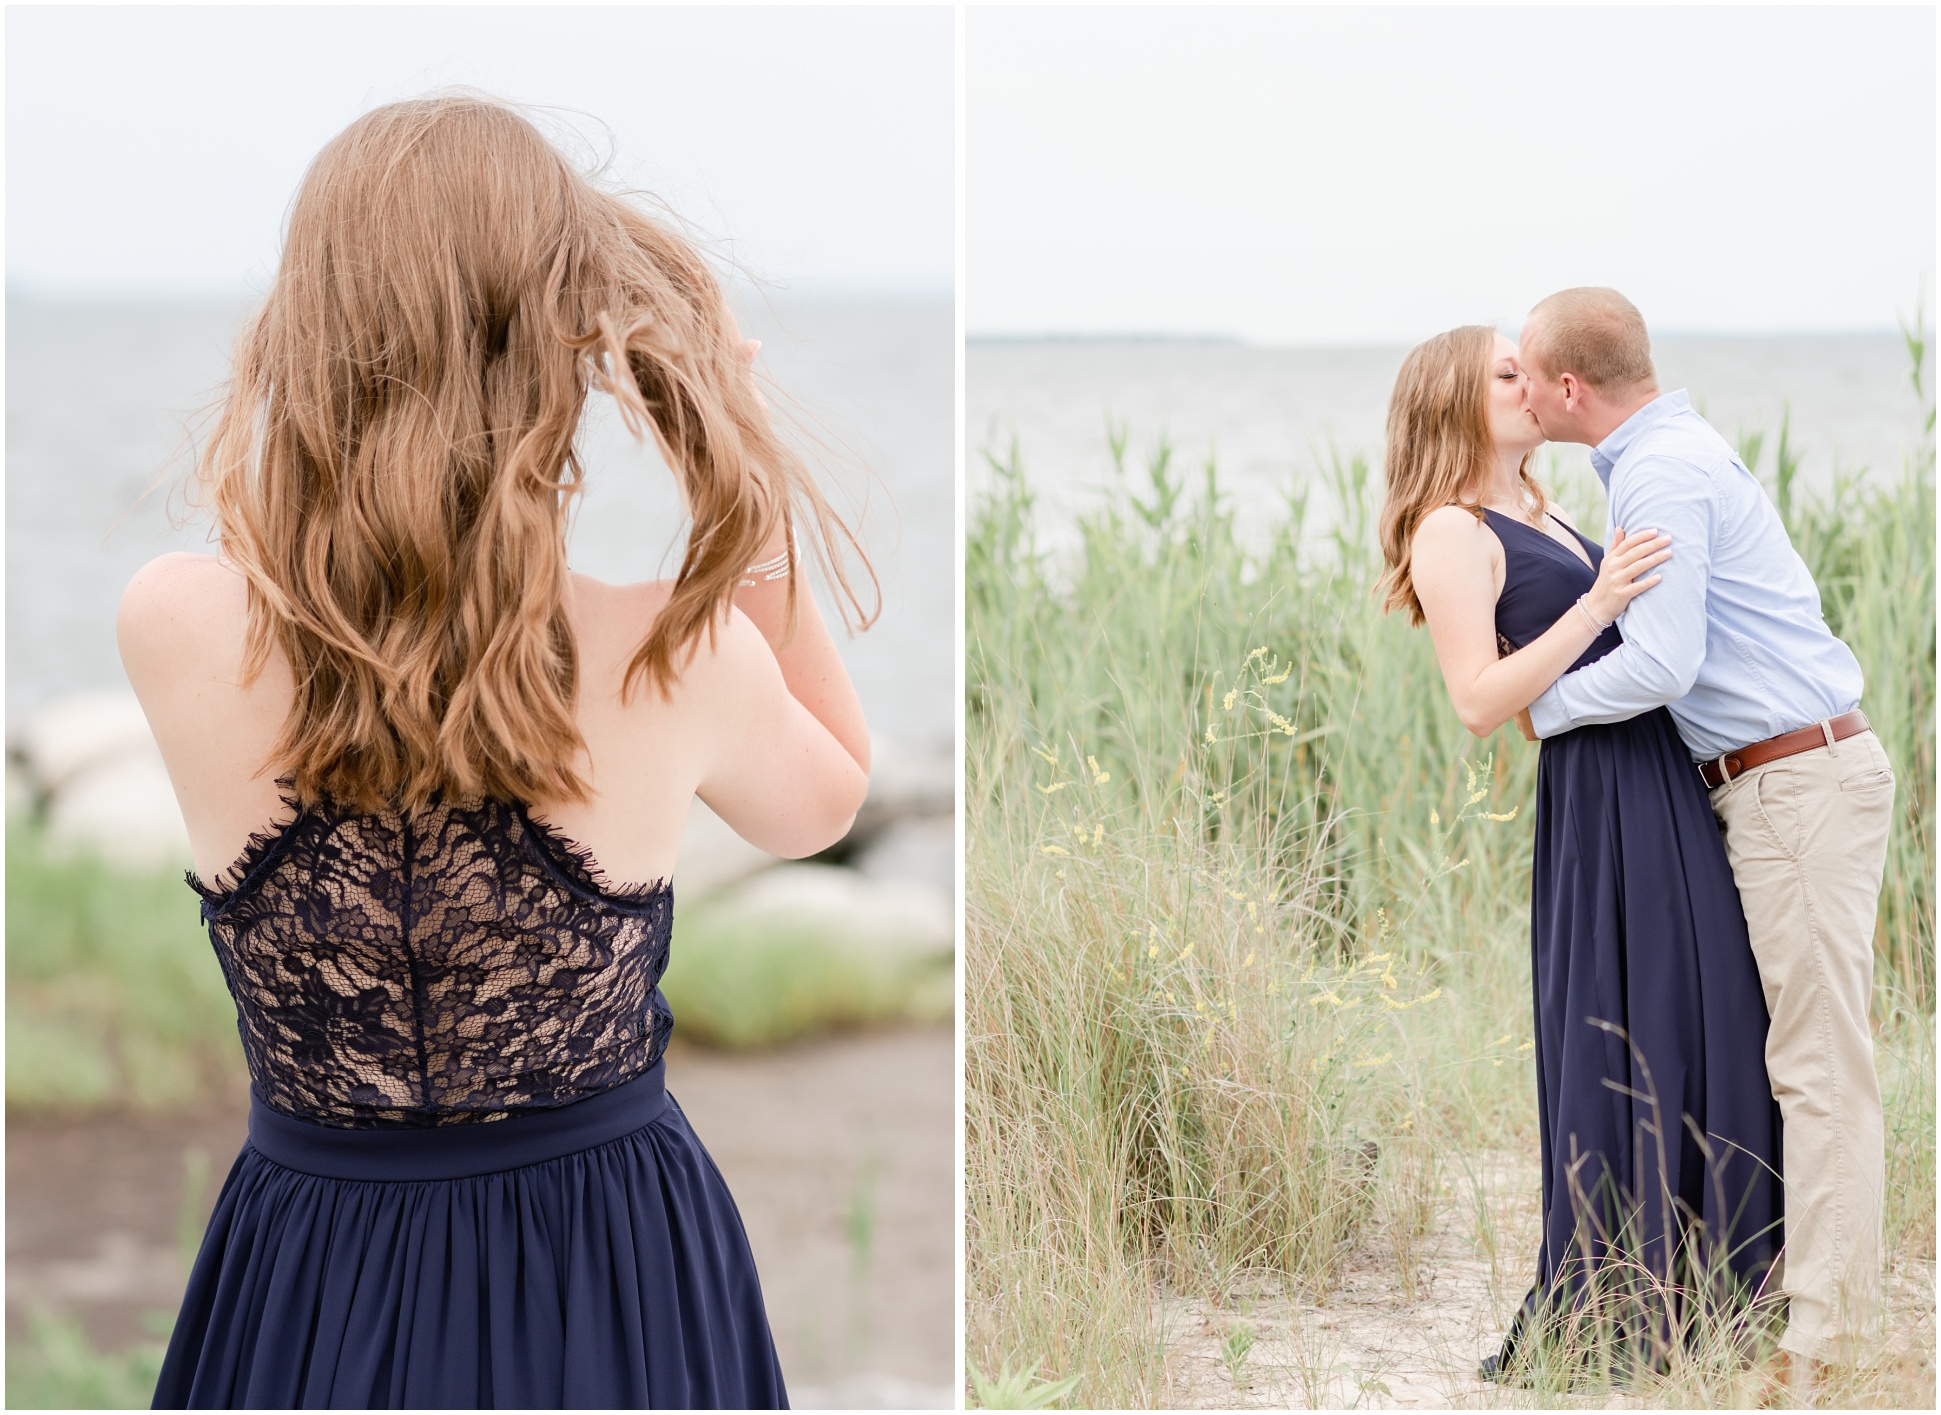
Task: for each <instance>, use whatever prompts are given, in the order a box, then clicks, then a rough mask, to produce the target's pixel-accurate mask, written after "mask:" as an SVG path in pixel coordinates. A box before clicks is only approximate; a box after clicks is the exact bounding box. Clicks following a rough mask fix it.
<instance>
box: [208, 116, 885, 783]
mask: <svg viewBox="0 0 1941 1415" xmlns="http://www.w3.org/2000/svg"><path fill="white" fill-rule="evenodd" d="M596 388H597V389H602V390H604V391H606V392H607V393H609V394H611V395H612V396H613V398H614V400H615V401H616V402H617V403H618V404H619V407H620V412H621V416H622V418H623V419H624V421H625V423H626V426H627V428H628V429H629V431H631V432H632V433H633V435H634V436H635V437H636V438H640V439H643V440H644V439H645V438H646V436H648V435H649V434H651V435H652V437H653V438H654V440H655V442H656V443H657V444H658V446H659V448H660V451H661V453H662V456H663V458H664V459H665V461H666V463H667V465H668V466H669V467H670V468H671V469H672V470H673V473H674V476H675V479H676V481H677V482H678V483H679V486H680V490H681V494H682V497H683V501H684V503H685V506H686V509H687V512H688V515H689V518H690V521H691V530H690V534H689V536H688V540H687V545H686V549H685V553H684V555H683V557H682V560H681V565H680V571H679V574H678V576H677V577H676V580H675V582H674V588H673V590H672V593H671V595H670V597H669V599H668V601H667V604H666V607H665V608H664V609H663V610H662V611H661V613H660V614H659V616H658V617H657V618H656V619H655V621H654V623H653V626H652V628H651V629H650V630H649V631H648V633H647V635H646V638H645V639H644V641H643V642H642V643H641V644H640V646H639V648H638V649H637V650H636V651H635V653H634V655H633V658H632V660H631V662H630V663H629V665H628V668H627V673H626V677H625V680H624V691H626V692H629V693H630V692H632V691H633V690H634V689H635V688H636V686H637V685H638V684H639V683H641V682H643V681H644V682H645V683H647V684H649V685H652V686H654V687H657V688H658V689H659V690H660V691H661V692H662V693H663V694H665V693H667V692H668V691H669V690H670V688H671V685H672V684H673V682H674V681H675V679H676V678H677V676H678V674H679V671H680V669H681V668H682V667H683V666H684V665H685V664H686V663H687V662H688V661H689V658H690V657H691V655H692V653H693V652H694V650H695V648H696V647H697V646H698V643H699V641H700V639H701V637H702V636H703V635H707V636H708V637H709V640H710V642H712V640H713V635H714V632H715V630H716V629H717V627H718V626H720V625H721V624H722V622H723V621H724V618H725V616H726V615H727V613H728V612H729V609H730V606H731V604H732V602H733V598H734V594H735V591H736V588H737V585H738V583H739V581H740V579H741V576H742V572H743V570H744V568H745V567H747V566H748V565H750V564H751V563H753V562H754V561H756V560H757V559H760V558H762V557H763V552H764V551H765V549H768V548H770V546H771V543H772V542H775V543H779V538H780V537H782V536H784V535H790V534H795V533H796V532H798V530H799V531H800V533H801V534H800V543H801V544H802V545H803V546H805V547H806V548H807V549H808V550H809V551H810V553H811V554H813V555H814V556H815V557H816V558H817V559H819V560H820V561H821V563H822V565H823V567H824V569H825V571H826V572H827V573H828V574H829V576H830V577H831V579H832V580H833V582H834V584H835V586H836V588H837V589H838V591H839V596H838V597H839V599H840V601H841V606H842V612H843V617H844V619H845V621H847V622H850V623H852V624H853V625H856V626H858V627H860V626H864V625H867V624H868V623H869V622H870V620H871V619H872V618H873V617H874V614H873V612H870V613H866V612H865V611H864V609H863V607H862V602H861V600H860V599H859V597H858V595H857V594H856V592H855V590H854V588H853V587H852V585H851V583H850V579H849V577H848V575H847V574H846V573H845V570H844V568H843V567H844V561H845V559H846V558H847V556H848V555H849V554H854V555H855V557H856V560H857V562H858V563H859V564H860V565H861V566H862V570H863V573H864V575H865V576H867V577H868V578H869V581H870V584H871V587H872V591H873V589H874V585H875V580H874V576H873V574H871V573H870V571H869V566H868V561H867V559H866V558H864V557H863V556H862V552H861V548H860V546H859V545H858V544H857V541H856V538H855V536H854V535H853V533H851V531H850V530H849V529H848V528H847V527H846V526H844V525H843V523H842V522H841V521H840V520H839V519H838V518H837V517H836V516H835V515H834V514H833V513H832V512H831V510H830V508H829V506H828V504H827V502H826V501H825V500H824V499H823V497H822V496H821V494H820V493H819V492H818V491H817V489H816V486H815V484H814V481H813V480H812V479H811V477H810V475H809V473H808V470H807V468H806V467H805V466H804V465H803V463H802V461H801V459H800V458H799V457H798V456H797V455H796V454H795V453H794V452H793V451H792V450H790V448H789V446H788V445H787V444H786V443H785V442H784V441H783V440H782V439H781V438H780V437H778V436H777V434H776V432H775V431H774V429H773V427H772V426H771V423H770V419H769V415H768V412H767V410H766V408H765V406H764V404H763V402H762V400H761V397H760V396H759V394H758V392H757V389H756V384H755V381H754V378H753V376H752V375H751V374H750V372H749V370H748V369H747V368H746V367H745V365H744V364H743V363H742V362H741V360H740V351H739V347H738V343H737V339H736V334H735V324H734V320H733V318H732V316H731V315H730V313H729V310H728V306H727V303H726V301H725V299H724V296H723V293H722V289H721V286H720V284H719V282H718V281H717V280H716V278H715V276H714V274H713V272H712V271H711V270H710V269H709V267H708V265H707V263H706V262H705V260H704V259H703V258H702V256H701V255H700V253H699V252H698V251H697V250H696V249H695V247H694V245H693V244H692V243H690V242H689V241H688V240H686V239H684V238H683V236H682V235H681V234H680V233H679V232H677V231H675V230H674V229H672V228H671V227H670V226H669V225H668V224H665V223H664V222H662V221H658V220H655V219H653V218H651V217H649V216H648V215H647V214H645V213H644V212H643V211H641V210H640V209H638V208H637V207H636V206H634V205H633V204H632V203H630V202H629V201H627V200H625V199H623V198H622V197H620V196H618V195H615V194H613V193H611V192H608V191H605V190H602V189H601V188H599V187H597V186H596V185H595V184H594V182H593V180H592V179H590V178H589V177H588V176H587V175H585V174H583V173H582V172H581V171H580V170H578V169H577V168H576V167H575V166H574V165H573V163H572V162H570V161H569V160H568V159H567V157H566V156H565V155H564V154H563V153H561V152H560V151H559V150H558V149H557V148H555V147H554V146H553V145H552V144H551V143H549V142H548V141H547V140H546V139H545V138H544V137H543V136H542V135H541V134H540V132H539V131H538V129H536V128H535V127H534V126H533V125H532V124H531V123H530V122H529V121H527V120H526V119H525V118H524V117H522V116H521V115H520V114H518V113H517V112H515V111H514V110H513V109H511V108H510V107H508V106H506V105H504V104H501V103H498V102H495V101H493V100H490V99H487V98H483V97H479V96H473V95H447V96H438V97H432V98H426V99H419V100H414V101H411V102H406V103H394V104H390V105H387V106H385V107H382V108H378V109H376V110H374V111H373V112H370V113H367V114H365V115H364V116H363V117H362V118H360V119H358V120H357V121H356V122H355V123H353V124H351V125H350V127H349V128H347V129H345V130H344V132H343V133H341V134H340V135H339V136H338V137H337V138H335V139H334V140H333V141H332V142H331V143H330V144H329V146H327V147H326V148H324V150H323V151H322V152H321V153H319V154H318V156H317V159H316V161H315V162H313V163H312V164H311V166H310V170H309V172H308V173H307V174H306V176H305V177H304V181H303V185H302V188H301V189H300V190H299V192H298V193H297V197H296V201H295V203H294V205H293V206H292V208H291V211H290V216H289V222H288V233H287V236H286V239H285V242H284V247H283V258H282V262H281V264H280V266H279V268H278V270H277V274H276V279H275V282H274V284H273V286H272V288H271V290H270V294H269V298H268V301H267V302H266V304H265V305H264V307H263V308H262V310H261V311H260V312H259V313H258V314H257V315H256V316H255V317H254V318H253V319H251V320H250V321H249V322H248V323H247V324H246V325H245V327H244V329H243V331H242V333H241V335H240V337H239V340H238V344H237V349H236V356H235V366H234V373H233V378H232V381H231V384H230V387H229V391H228V394H227V397H226V399H225V401H224V403H223V406H222V408H221V412H220V414H219V416H218V418H217V421H216V425H215V428H214V431H213V434H212V436H211V438H210V440H209V442H208V444H207V446H206V448H205V450H204V452H203V454H202V456H201V458H200V460H199V462H198V465H197V468H196V481H197V486H198V491H199V495H198V498H197V499H198V500H199V501H201V502H203V503H205V504H206V505H208V506H209V507H210V508H211V510H212V512H213V515H214V519H215V521H216V525H217V529H218V532H219V535H220V539H221V546H222V551H223V554H224V555H225V556H226V557H227V559H228V560H229V561H230V562H231V563H233V564H234V565H235V566H236V567H237V568H238V569H239V570H240V571H241V572H242V574H243V575H244V576H245V577H247V579H248V582H249V590H250V593H249V631H248V641H247V646H246V651H245V671H246V672H247V673H248V674H249V675H251V676H252V677H253V676H254V675H255V674H257V673H259V672H260V671H261V670H262V668H263V666H264V664H265V663H266V661H267V658H268V655H269V652H270V649H271V646H272V645H274V646H275V647H277V648H279V649H281V651H282V652H283V653H284V654H285V655H286V656H287V658H288V660H289V663H290V667H291V668H292V670H294V673H295V678H296V697H295V702H294V704H293V705H292V707H291V709H290V714H289V717H288V719H287V720H286V721H285V723H284V725H283V731H282V734H281V736H280V737H279V738H278V740H277V743H276V745H275V747H274V748H273V749H272V754H271V759H272V761H273V762H274V763H275V764H276V765H278V766H279V767H281V768H282V769H283V770H284V771H286V772H287V773H289V774H290V775H291V776H292V777H293V778H294V781H295V791H296V795H297V796H298V798H299V799H300V800H303V801H306V802H310V801H315V800H318V799H320V798H328V799H331V800H335V801H339V802H342V803H344V804H346V805H348V806H350V807H353V808H355V809H359V810H366V811H374V810H379V809H385V808H393V809H401V810H406V811H412V810H417V809H419V808H421V807H422V806H424V805H425V804H426V803H427V802H428V801H429V800H430V799H431V797H432V796H433V795H434V794H436V793H456V794H459V795H463V796H474V795H479V794H484V795H489V796H495V797H499V798H502V799H509V800H522V801H531V800H536V799H551V800H558V799H569V800H581V799H584V798H585V796H586V783H585V781H584V780H583V778H582V776H581V773H580V770H579V767H578V762H579V758H580V754H581V752H582V751H583V748H584V744H583V742H582V739H581V737H580V733H579V729H578V726H577V725H576V719H575V712H574V705H575V700H576V695H577V691H578V669H577V664H576V661H575V655H574V645H573V637H572V634H571V632H570V630H569V627H568V621H567V615H566V608H565V596H566V591H567V585H568V572H567V565H566V527H567V517H568V512H569V510H570V508H571V505H572V502H573V499H574V497H575V496H577V495H578V494H579V492H580V490H581V488H582V481H583V471H582V467H581V465H580V461H579V458H578V456H577V455H576V453H575V449H574V438H575V434H576V432H577V430H578V428H579V425H580V417H581V413H582V411H583V409H584V407H585V404H586V399H587V394H588V392H589V391H591V390H593V389H596ZM839 542H840V543H841V545H842V547H843V550H842V553H840V554H839V553H837V550H838V543H839ZM795 568H796V569H798V570H799V569H800V568H801V567H800V566H799V565H797V566H796V567H795ZM797 579H798V576H795V575H792V576H791V577H790V579H789V588H788V593H789V600H788V613H789V616H790V621H789V622H790V623H793V622H794V615H795V612H796V608H797V601H796V594H797V592H798V591H797Z"/></svg>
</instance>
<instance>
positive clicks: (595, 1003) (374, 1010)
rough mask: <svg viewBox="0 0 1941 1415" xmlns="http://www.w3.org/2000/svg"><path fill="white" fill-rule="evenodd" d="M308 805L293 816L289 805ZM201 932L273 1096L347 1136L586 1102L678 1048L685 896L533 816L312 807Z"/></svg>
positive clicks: (507, 808)
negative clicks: (612, 868) (628, 871)
mask: <svg viewBox="0 0 1941 1415" xmlns="http://www.w3.org/2000/svg"><path fill="white" fill-rule="evenodd" d="M291 804H292V806H293V808H294V803H291ZM189 883H190V885H191V886H192V887H194V888H195V890H196V891H197V893H199V894H200V895H201V896H202V917H203V919H204V921H205V922H206V923H207V924H208V926H209V937H210V941H211V942H212V943H213V944H214V946H215V950H216V956H217V957H218V958H219V959H220V960H221V963H222V967H223V972H224V974H225V976H226V977H227V978H228V981H229V991H230V993H231V995H233V996H234V997H235V999H236V1010H237V1026H238V1030H239V1031H240V1032H241V1033H242V1039H243V1050H244V1053H245V1055H246V1057H247V1058H248V1061H249V1071H250V1078H251V1081H252V1083H253V1088H254V1090H255V1091H256V1094H257V1095H258V1096H259V1097H260V1098H261V1099H262V1101H263V1102H264V1104H266V1105H268V1106H269V1107H270V1108H271V1109H272V1110H276V1111H280V1112H282V1113H283V1114H285V1115H291V1116H295V1117H297V1118H299V1119H302V1120H309V1121H314V1122H317V1123H320V1124H324V1125H333V1126H339V1127H345V1128H352V1127H380V1126H396V1125H406V1126H426V1125H450V1124H459V1123H465V1122H470V1121H490V1120H498V1119H501V1118H503V1117H504V1116H506V1115H507V1114H509V1113H510V1112H513V1111H516V1110H529V1109H549V1108H552V1107H555V1106H562V1105H567V1104H570V1103H571V1102H573V1101H576V1100H580V1099H583V1098H584V1097H586V1096H589V1095H593V1094H595V1093H596V1092H599V1091H603V1090H606V1089H608V1088H609V1087H612V1086H616V1085H619V1084H620V1083H621V1082H623V1081H629V1080H631V1079H633V1078H634V1077H636V1076H638V1075H640V1074H641V1073H643V1072H645V1071H646V1070H647V1069H648V1068H649V1067H651V1066H652V1065H653V1064H654V1063H655V1062H656V1061H658V1060H659V1059H660V1057H661V1054H662V1052H664V1051H665V1050H666V1048H667V1040H668V1037H669V1036H670V1035H671V1034H672V1032H673V1030H674V1018H673V1014H672V1013H671V1012H670V1011H669V1010H668V1007H667V1003H666V1000H665V999H663V998H662V997H661V995H660V991H659V986H658V985H659V983H660V978H661V974H662V973H663V972H665V971H666V969H667V957H668V941H669V933H670V930H671V927H672V923H673V904H674V899H673V891H672V890H671V889H670V888H669V887H668V886H667V885H666V884H665V883H662V884H656V885H649V886H644V887H632V886H626V887H614V886H609V885H608V884H607V883H606V882H605V881H604V880H603V879H602V878H601V877H600V875H599V872H598V869H597V867H596V866H595V865H594V864H593V861H592V859H591V858H590V857H589V856H588V855H587V854H586V853H585V852H584V851H581V850H578V849H577V848H575V847H574V846H573V845H572V843H571V842H570V841H567V840H566V839H565V838H564V837H562V836H559V835H558V834H556V833H555V832H553V831H551V830H549V829H548V828H547V827H546V826H545V825H544V824H543V823H541V822H539V821H535V820H533V819H532V817H531V816H530V815H529V814H528V813H527V812H526V810H525V809H524V808H523V807H521V806H518V805H513V804H507V803H504V802H498V801H484V802H476V803H470V804H466V805H462V806H461V805H450V804H446V803H442V802H441V803H438V804H435V805H434V806H433V807H432V808H430V809H429V810H427V811H424V812H421V813H420V814H418V815H417V816H415V817H412V818H410V819H409V820H407V819H405V818H403V817H401V816H398V815H390V814H386V815H378V816H360V815H350V814H346V813H338V812H333V811H331V810H329V809H325V808H315V807H313V808H310V809H306V810H298V811H297V813H296V815H295V817H294V818H293V819H292V820H291V821H290V822H289V823H288V824H287V825H285V826H283V827H282V828H281V829H279V830H277V831H275V832H274V833H272V834H269V835H265V836H260V837H257V838H256V839H254V840H252V841H251V843H250V848H249V850H248V851H247V852H246V853H245V855H244V857H243V859H242V860H241V861H240V862H239V866H238V870H237V883H236V885H235V886H234V887H233V888H231V889H227V890H214V889H210V888H208V887H207V886H205V885H204V884H203V883H202V882H201V881H200V880H198V879H196V877H195V876H194V875H193V874H191V875H190V876H189Z"/></svg>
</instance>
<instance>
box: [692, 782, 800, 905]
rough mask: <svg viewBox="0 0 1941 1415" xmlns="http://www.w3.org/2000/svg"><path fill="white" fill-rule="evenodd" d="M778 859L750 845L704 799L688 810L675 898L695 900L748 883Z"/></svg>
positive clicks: (696, 798) (697, 801) (698, 800)
mask: <svg viewBox="0 0 1941 1415" xmlns="http://www.w3.org/2000/svg"><path fill="white" fill-rule="evenodd" d="M775 858H776V857H775V856H773V855H771V854H769V853H768V852H767V851H766V850H763V849H760V848H758V847H756V846H753V845H750V844H749V843H748V842H747V841H746V840H743V839H742V838H741V837H740V836H739V835H736V834H735V832H734V827H732V826H730V825H729V824H728V823H727V822H726V821H724V820H723V819H721V817H720V816H718V815H716V814H715V813H714V812H713V811H711V810H709V809H708V808H707V806H706V805H705V804H704V803H703V802H702V800H701V798H700V797H698V796H697V797H695V798H694V804H693V805H692V806H690V807H689V808H688V813H687V828H686V831H685V833H683V834H682V836H681V853H680V855H679V857H678V858H677V859H676V860H675V862H674V897H675V898H676V899H682V900H694V899H698V898H700V897H701V896H703V895H706V894H712V893H714V891H716V890H718V889H720V888H721V887H722V886H724V885H729V884H733V883H734V882H735V881H736V880H739V879H746V878H747V877H748V876H749V875H752V874H755V873H756V872H757V871H760V870H765V869H767V868H768V867H769V866H770V865H773V864H774V863H775Z"/></svg>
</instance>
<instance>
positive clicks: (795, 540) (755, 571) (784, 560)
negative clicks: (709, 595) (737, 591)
mask: <svg viewBox="0 0 1941 1415" xmlns="http://www.w3.org/2000/svg"><path fill="white" fill-rule="evenodd" d="M801 554H802V539H801V537H800V536H798V535H796V533H795V528H794V527H793V526H791V527H790V528H789V548H788V549H787V550H784V551H783V552H782V553H781V554H780V555H777V556H774V557H772V558H770V559H768V560H757V561H756V562H755V563H754V564H753V565H750V566H749V567H748V568H747V569H746V570H743V571H742V572H741V574H742V581H741V585H742V588H744V589H746V588H747V587H748V586H750V585H753V584H755V583H757V582H758V581H761V580H786V579H787V578H788V577H789V572H790V571H792V570H793V569H794V568H795V562H796V561H797V560H798V559H799V558H800V557H801Z"/></svg>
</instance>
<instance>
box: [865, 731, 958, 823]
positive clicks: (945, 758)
mask: <svg viewBox="0 0 1941 1415" xmlns="http://www.w3.org/2000/svg"><path fill="white" fill-rule="evenodd" d="M869 764H870V765H869V796H868V797H867V798H866V799H865V800H864V802H863V808H862V809H861V810H860V811H858V812H856V823H855V824H854V825H853V826H851V827H850V829H849V835H848V843H849V844H851V845H852V846H854V845H860V844H862V843H863V842H864V841H867V840H868V839H869V838H870V837H871V836H873V835H875V834H876V833H877V832H878V831H880V830H882V829H883V828H884V827H886V826H887V825H889V823H890V822H891V821H895V820H901V819H903V818H905V817H907V816H947V815H949V814H951V813H952V812H953V811H954V810H956V808H957V762H956V755H955V753H954V752H953V751H952V749H951V744H950V743H949V742H948V741H942V742H895V741H891V740H889V739H887V738H881V737H878V738H872V739H871V740H870V745H869Z"/></svg>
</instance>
